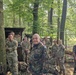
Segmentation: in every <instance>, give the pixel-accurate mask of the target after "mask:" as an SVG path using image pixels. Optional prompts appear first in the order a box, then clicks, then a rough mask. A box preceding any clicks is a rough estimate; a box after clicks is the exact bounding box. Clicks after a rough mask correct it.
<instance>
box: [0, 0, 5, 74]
mask: <svg viewBox="0 0 76 75" xmlns="http://www.w3.org/2000/svg"><path fill="white" fill-rule="evenodd" d="M0 66H2V70H3V73H5V70H6V51H5V34H4V25H3V0H0ZM0 70H1V67H0ZM4 75H5V74H4Z"/></svg>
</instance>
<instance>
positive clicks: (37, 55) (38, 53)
mask: <svg viewBox="0 0 76 75" xmlns="http://www.w3.org/2000/svg"><path fill="white" fill-rule="evenodd" d="M42 55H43V52H42V50H41V49H35V52H34V58H35V59H41V58H42Z"/></svg>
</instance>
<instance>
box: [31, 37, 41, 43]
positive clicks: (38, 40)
mask: <svg viewBox="0 0 76 75" xmlns="http://www.w3.org/2000/svg"><path fill="white" fill-rule="evenodd" d="M32 41H33V44H38V43H39V42H40V38H39V37H38V36H33V38H32Z"/></svg>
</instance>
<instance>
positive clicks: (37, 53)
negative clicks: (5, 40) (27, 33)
mask: <svg viewBox="0 0 76 75" xmlns="http://www.w3.org/2000/svg"><path fill="white" fill-rule="evenodd" d="M32 41H33V47H32V50H31V52H30V57H29V71H30V72H31V73H32V75H45V74H44V73H45V68H44V62H45V61H46V59H47V53H46V48H45V47H44V46H43V45H42V44H41V42H40V36H39V35H38V34H34V35H33V37H32Z"/></svg>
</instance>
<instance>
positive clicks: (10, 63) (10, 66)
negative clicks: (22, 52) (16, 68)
mask: <svg viewBox="0 0 76 75" xmlns="http://www.w3.org/2000/svg"><path fill="white" fill-rule="evenodd" d="M7 62H8V68H9V70H10V72H12V58H11V57H7Z"/></svg>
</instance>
